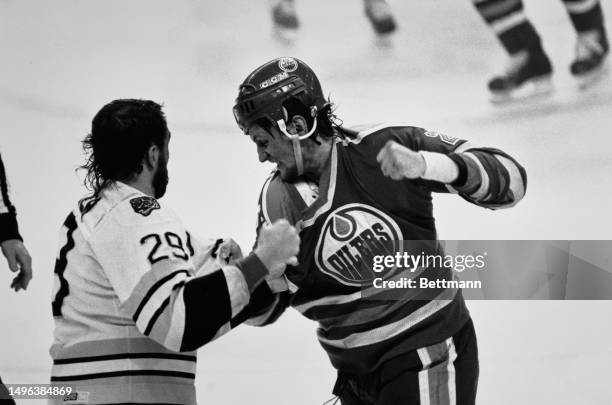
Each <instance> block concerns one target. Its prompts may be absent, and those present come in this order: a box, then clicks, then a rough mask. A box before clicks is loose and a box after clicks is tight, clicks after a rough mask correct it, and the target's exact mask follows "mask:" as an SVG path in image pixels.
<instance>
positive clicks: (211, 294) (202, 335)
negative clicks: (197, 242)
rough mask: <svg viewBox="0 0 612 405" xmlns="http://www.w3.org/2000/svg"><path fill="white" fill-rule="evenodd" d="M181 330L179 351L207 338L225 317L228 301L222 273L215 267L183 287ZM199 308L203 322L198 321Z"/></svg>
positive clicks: (200, 319) (207, 339) (200, 318)
mask: <svg viewBox="0 0 612 405" xmlns="http://www.w3.org/2000/svg"><path fill="white" fill-rule="evenodd" d="M183 299H184V302H185V332H184V336H183V341H182V343H181V351H183V350H194V349H196V348H198V347H200V346H202V345H203V344H205V343H206V342H209V341H210V340H211V339H212V338H213V337H214V336H215V334H216V333H217V331H218V330H219V328H221V327H222V326H223V325H224V324H225V323H226V322H227V321H228V320H229V319H231V315H232V313H231V311H232V309H231V301H230V294H229V290H228V286H227V283H226V279H225V274H224V273H223V272H222V271H215V272H213V273H210V274H207V275H205V276H202V277H197V278H193V279H191V280H189V282H188V283H186V284H185V287H184V288H183ZM202 311H205V312H206V322H202Z"/></svg>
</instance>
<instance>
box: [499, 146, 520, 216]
mask: <svg viewBox="0 0 612 405" xmlns="http://www.w3.org/2000/svg"><path fill="white" fill-rule="evenodd" d="M497 160H499V161H500V162H501V164H503V165H504V167H505V168H506V170H507V171H508V174H509V178H510V186H509V188H510V191H511V193H512V198H511V199H510V200H511V202H510V203H509V204H508V205H506V207H512V206H514V205H515V204H516V203H518V202H519V201H520V200H521V199H522V198H523V196H524V195H525V184H524V182H523V176H522V175H521V172H520V170H519V168H518V167H517V165H516V164H515V163H514V162H513V161H511V160H510V159H507V158H505V157H504V156H497Z"/></svg>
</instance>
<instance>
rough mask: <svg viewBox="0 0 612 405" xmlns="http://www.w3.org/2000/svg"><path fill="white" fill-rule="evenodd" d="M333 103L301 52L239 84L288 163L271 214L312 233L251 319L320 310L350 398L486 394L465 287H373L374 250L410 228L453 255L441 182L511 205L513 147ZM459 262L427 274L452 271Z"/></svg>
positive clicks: (275, 156)
mask: <svg viewBox="0 0 612 405" xmlns="http://www.w3.org/2000/svg"><path fill="white" fill-rule="evenodd" d="M332 107H333V106H332V104H331V103H330V102H329V101H327V100H326V99H325V98H324V96H323V92H322V90H321V86H320V84H319V81H318V79H317V77H316V76H315V74H314V72H313V71H312V70H311V69H310V68H309V67H308V66H307V65H306V64H305V63H303V62H302V61H300V60H298V59H294V58H279V59H275V60H272V61H270V62H268V63H266V64H264V65H262V66H260V67H259V68H257V69H256V70H255V71H253V72H252V73H251V74H250V75H249V76H248V77H247V78H246V79H245V80H244V82H243V83H242V84H241V85H240V89H239V94H238V97H237V99H236V105H235V106H234V115H235V118H236V121H237V123H238V125H239V127H240V128H241V129H242V131H243V132H244V133H245V134H247V135H248V136H250V138H251V140H252V141H253V142H255V144H256V145H257V153H258V155H259V160H260V161H261V162H264V161H269V162H273V163H276V165H277V169H276V170H275V171H274V172H273V173H272V175H271V176H270V178H269V179H268V180H267V181H266V182H265V184H264V187H263V190H262V194H261V197H260V214H259V225H260V226H261V225H262V224H264V223H267V222H270V221H274V220H275V219H277V218H286V219H288V220H289V221H290V222H292V223H294V224H296V227H297V228H298V229H300V237H301V245H300V254H299V265H298V266H296V267H293V268H290V269H288V270H287V272H286V273H285V276H286V279H278V280H274V282H272V281H269V284H270V285H272V284H274V285H275V289H274V290H275V291H276V296H275V297H274V303H273V304H272V305H270V306H268V307H267V308H266V309H265V310H261V311H260V312H259V313H257V314H255V315H257V316H253V317H252V318H251V319H250V321H249V322H250V323H251V324H254V325H266V324H269V323H271V322H273V321H275V320H276V319H277V318H278V317H279V316H280V314H281V313H282V312H283V311H284V309H285V308H286V307H287V306H289V305H290V306H293V307H294V308H295V309H297V310H298V311H300V312H301V313H302V314H303V315H305V316H306V317H307V318H309V319H312V320H315V321H317V322H318V323H319V326H320V327H319V329H318V338H319V341H320V343H321V345H322V346H323V348H324V349H325V351H326V352H327V354H328V356H329V358H330V360H331V363H332V364H333V366H334V367H335V368H336V369H337V370H338V379H337V382H336V386H335V387H334V394H336V395H337V396H338V397H339V398H340V400H341V401H342V403H343V404H400V403H406V404H408V403H409V404H473V403H474V402H475V397H476V387H477V381H478V356H477V346H476V337H475V333H474V328H473V324H472V321H471V319H470V315H469V312H468V310H467V308H466V306H465V303H464V300H463V298H462V295H461V291H460V290H457V289H451V288H433V289H427V290H418V289H417V290H416V291H408V290H403V291H399V292H398V291H394V292H393V293H394V294H395V296H393V297H390V295H389V291H380V290H377V289H376V288H375V287H374V286H373V282H372V281H373V278H374V274H373V271H372V262H371V258H372V256H373V255H376V254H381V253H383V254H386V253H388V252H389V247H390V246H394V248H395V247H396V246H398V245H397V244H391V245H390V244H389V242H390V241H394V242H397V241H402V240H404V241H412V242H407V243H406V244H405V246H404V251H410V249H413V248H415V247H418V248H419V249H420V248H421V247H424V248H426V249H431V250H432V251H434V252H437V253H442V252H443V250H442V248H441V247H440V245H439V243H438V242H437V234H436V227H435V221H434V217H433V212H432V211H433V207H432V192H450V193H456V194H458V195H459V196H461V197H462V198H463V199H465V200H467V201H469V202H471V203H473V204H476V205H479V206H482V207H486V208H491V209H498V208H504V207H511V206H513V205H514V204H516V203H517V202H518V201H519V200H520V199H521V198H522V197H523V195H524V194H525V187H526V182H527V180H526V173H525V170H524V169H523V168H522V167H521V166H520V165H519V164H518V163H517V162H516V161H515V160H514V159H513V158H512V157H511V156H509V155H508V154H506V153H504V152H502V151H501V150H498V149H494V148H488V147H481V146H477V145H474V144H471V143H470V142H467V141H465V140H461V139H457V138H453V137H450V136H447V135H444V134H441V133H438V132H434V131H427V130H425V129H421V128H416V127H411V126H406V125H390V124H381V125H373V126H362V127H358V128H350V129H349V128H346V127H343V126H341V125H339V124H338V120H336V119H335V116H334V114H333V109H332ZM413 253H414V252H413ZM453 273H454V272H453V271H452V269H450V268H446V267H438V268H427V269H425V270H424V271H423V272H421V274H422V275H427V276H429V277H433V278H437V279H447V280H448V279H451V278H452V277H453ZM394 276H395V275H394Z"/></svg>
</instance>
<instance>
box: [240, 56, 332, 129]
mask: <svg viewBox="0 0 612 405" xmlns="http://www.w3.org/2000/svg"><path fill="white" fill-rule="evenodd" d="M290 98H295V99H297V100H298V101H300V102H301V103H302V104H303V105H304V106H305V107H306V109H307V110H308V111H309V112H310V114H311V118H315V117H316V115H317V113H318V112H319V111H321V110H322V109H323V107H324V106H325V104H326V101H325V97H324V96H323V90H322V89H321V84H320V83H319V79H317V76H316V75H315V73H314V72H313V71H312V69H311V68H310V67H309V66H308V65H307V64H305V63H304V62H302V61H301V60H299V59H297V58H288V57H283V58H277V59H274V60H271V61H269V62H267V63H265V64H264V65H262V66H260V67H258V68H257V69H255V70H254V71H253V72H252V73H251V74H250V75H249V76H248V77H247V78H246V79H245V80H244V82H242V84H241V85H240V87H239V90H238V97H237V98H236V104H235V105H234V118H235V119H236V123H237V124H238V126H239V127H240V129H242V130H243V131H245V130H247V129H248V128H249V127H250V126H251V125H253V123H254V122H255V121H256V120H258V119H261V118H266V119H268V120H270V121H271V122H272V123H274V124H276V125H278V126H279V127H280V129H281V131H282V132H286V131H285V124H286V120H287V119H288V117H287V111H286V109H285V108H283V104H284V103H285V102H286V101H287V100H289V99H290ZM315 125H316V120H315ZM313 132H314V128H312V130H311V131H310V132H309V134H307V135H308V136H310V135H311V134H312V133H313ZM300 138H301V139H304V138H306V136H304V137H300Z"/></svg>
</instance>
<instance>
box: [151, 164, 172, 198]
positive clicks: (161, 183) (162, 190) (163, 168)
mask: <svg viewBox="0 0 612 405" xmlns="http://www.w3.org/2000/svg"><path fill="white" fill-rule="evenodd" d="M168 181H170V178H169V177H168V161H167V160H166V159H164V161H163V162H159V166H157V170H156V171H155V175H154V176H153V191H154V193H155V195H154V197H155V198H162V197H163V196H164V194H166V187H168Z"/></svg>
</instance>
